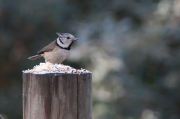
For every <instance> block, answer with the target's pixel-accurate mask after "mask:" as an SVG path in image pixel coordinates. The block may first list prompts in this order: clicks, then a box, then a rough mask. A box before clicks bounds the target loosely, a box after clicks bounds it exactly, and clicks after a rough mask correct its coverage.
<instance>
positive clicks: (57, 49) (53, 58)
mask: <svg viewBox="0 0 180 119" xmlns="http://www.w3.org/2000/svg"><path fill="white" fill-rule="evenodd" d="M56 34H57V35H58V38H57V39H56V40H54V41H52V42H51V43H50V44H49V45H47V46H45V47H44V48H42V49H41V50H39V51H38V53H37V55H34V56H31V57H29V58H28V59H29V60H36V59H38V58H40V57H44V59H45V62H50V63H53V64H60V63H62V62H63V61H64V60H65V59H66V58H67V57H68V56H69V54H70V50H71V46H72V44H73V43H74V42H75V41H77V40H78V38H75V37H74V36H73V35H72V34H70V33H60V32H57V33H56Z"/></svg>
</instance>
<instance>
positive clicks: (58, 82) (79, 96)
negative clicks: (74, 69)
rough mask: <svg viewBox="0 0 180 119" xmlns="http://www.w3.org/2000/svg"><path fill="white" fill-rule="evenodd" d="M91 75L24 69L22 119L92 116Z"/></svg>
mask: <svg viewBox="0 0 180 119" xmlns="http://www.w3.org/2000/svg"><path fill="white" fill-rule="evenodd" d="M91 86H92V74H91V73H83V74H66V73H45V74H34V73H24V72H23V119H91V116H92V114H91V113H92V112H91V107H92V97H91V93H92V88H91Z"/></svg>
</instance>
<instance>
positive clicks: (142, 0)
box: [0, 0, 180, 119]
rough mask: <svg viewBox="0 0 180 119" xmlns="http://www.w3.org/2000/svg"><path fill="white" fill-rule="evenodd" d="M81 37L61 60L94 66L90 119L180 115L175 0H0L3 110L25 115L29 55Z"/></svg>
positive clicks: (172, 118) (179, 26)
mask: <svg viewBox="0 0 180 119" xmlns="http://www.w3.org/2000/svg"><path fill="white" fill-rule="evenodd" d="M56 32H67V33H72V34H73V35H75V36H76V37H77V38H79V39H80V40H79V41H78V42H76V43H75V44H74V45H73V47H72V52H71V54H70V56H69V58H68V59H67V60H66V61H65V62H63V64H65V65H70V66H72V67H74V68H85V69H87V70H90V71H92V72H93V110H92V112H93V119H180V0H91V1H90V0H89V1H84V0H59V1H58V0H38V1H37V0H26V1H24V0H16V1H13V0H11V1H9V0H0V114H1V115H3V116H4V117H6V118H8V119H22V70H26V69H31V68H33V66H34V65H38V64H39V63H40V62H44V59H39V60H37V61H30V60H28V59H27V58H28V57H29V56H31V55H34V54H36V53H37V51H38V50H40V49H41V48H42V47H43V46H45V45H47V44H48V43H50V42H51V41H53V40H55V39H56V38H57V35H56Z"/></svg>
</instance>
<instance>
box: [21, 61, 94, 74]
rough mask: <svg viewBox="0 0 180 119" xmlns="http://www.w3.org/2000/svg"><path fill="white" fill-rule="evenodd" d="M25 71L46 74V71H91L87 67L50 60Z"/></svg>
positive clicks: (65, 72)
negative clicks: (77, 66) (77, 67)
mask: <svg viewBox="0 0 180 119" xmlns="http://www.w3.org/2000/svg"><path fill="white" fill-rule="evenodd" d="M23 73H34V74H46V73H64V74H84V73H91V72H90V71H88V70H86V69H82V68H81V69H75V68H72V67H70V66H67V65H63V64H52V63H49V62H46V63H40V64H39V65H36V66H34V67H33V69H28V70H24V71H23Z"/></svg>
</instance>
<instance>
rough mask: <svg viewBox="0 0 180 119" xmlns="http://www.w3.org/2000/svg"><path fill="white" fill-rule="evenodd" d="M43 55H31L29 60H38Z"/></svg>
mask: <svg viewBox="0 0 180 119" xmlns="http://www.w3.org/2000/svg"><path fill="white" fill-rule="evenodd" d="M40 57H42V56H41V55H34V56H31V57H28V59H29V60H36V59H38V58H40Z"/></svg>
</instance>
